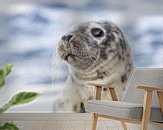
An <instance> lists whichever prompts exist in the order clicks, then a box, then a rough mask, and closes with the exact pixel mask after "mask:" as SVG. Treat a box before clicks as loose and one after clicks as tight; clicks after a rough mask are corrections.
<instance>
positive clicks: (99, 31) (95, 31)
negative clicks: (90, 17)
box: [91, 28, 104, 37]
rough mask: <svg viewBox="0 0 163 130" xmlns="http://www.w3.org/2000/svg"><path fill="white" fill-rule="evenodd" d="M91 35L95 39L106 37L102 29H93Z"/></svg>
mask: <svg viewBox="0 0 163 130" xmlns="http://www.w3.org/2000/svg"><path fill="white" fill-rule="evenodd" d="M91 34H92V35H93V36H94V37H102V36H104V32H103V30H102V29H100V28H92V29H91Z"/></svg>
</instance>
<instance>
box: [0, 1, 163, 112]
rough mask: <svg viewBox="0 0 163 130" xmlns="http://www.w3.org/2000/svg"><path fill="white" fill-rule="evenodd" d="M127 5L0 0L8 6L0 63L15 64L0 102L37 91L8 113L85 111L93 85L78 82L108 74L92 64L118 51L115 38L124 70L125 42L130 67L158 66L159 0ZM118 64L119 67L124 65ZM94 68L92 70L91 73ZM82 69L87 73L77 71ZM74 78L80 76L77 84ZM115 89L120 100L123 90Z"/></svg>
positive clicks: (1, 20)
mask: <svg viewBox="0 0 163 130" xmlns="http://www.w3.org/2000/svg"><path fill="white" fill-rule="evenodd" d="M72 1H73V0H72ZM130 3H131V2H127V3H123V4H122V3H121V4H118V3H114V2H113V3H109V2H108V3H107V2H106V1H101V2H100V1H98V0H93V1H91V0H90V1H86V0H85V1H83V2H76V3H74V2H71V3H69V2H65V1H63V2H57V1H56V2H55V1H54V2H44V3H43V2H38V3H20V2H16V3H12V4H9V3H8V4H5V5H6V7H7V8H8V10H3V11H1V12H0V27H1V31H0V34H1V35H0V67H4V66H6V65H7V64H13V65H14V67H13V69H12V73H11V74H10V75H9V76H8V77H7V81H6V85H5V87H3V88H2V89H1V91H0V95H1V97H3V98H0V99H1V100H0V106H2V105H3V104H5V103H6V102H8V101H9V100H10V98H11V97H12V96H13V95H15V94H16V93H17V92H20V91H32V92H38V93H40V94H41V95H40V96H39V97H37V99H36V100H35V101H33V102H32V103H30V104H28V105H22V106H14V107H12V108H10V109H8V111H16V112H19V111H24V112H30V111H42V112H49V111H50V112H63V111H67V112H85V109H84V102H85V101H86V100H90V99H93V95H92V88H85V87H83V85H85V84H86V82H85V84H83V81H97V79H96V78H101V79H102V78H104V77H105V76H106V75H107V73H106V70H105V68H104V71H101V69H100V71H98V72H97V69H95V68H96V67H97V66H98V64H102V63H103V64H104V63H105V61H106V59H107V60H108V59H109V60H110V59H112V57H114V55H115V54H117V51H116V49H115V47H117V46H116V45H117V44H118V43H117V42H115V41H116V40H117V39H118V41H119V45H118V46H119V47H121V49H120V51H119V52H118V54H120V55H118V58H119V60H122V61H124V62H123V63H126V64H127V68H128V69H129V71H130V70H131V69H133V67H132V62H130V58H126V57H127V56H130V53H129V50H128V46H127V47H126V45H128V44H129V45H130V47H131V52H132V54H133V59H132V60H133V62H134V65H135V66H137V67H163V38H162V37H163V25H162V23H163V15H162V14H160V15H158V10H159V9H160V10H162V7H161V4H159V2H157V1H155V3H154V4H152V6H153V7H151V6H148V5H146V6H144V5H145V4H146V1H142V2H139V0H138V1H135V4H134V7H133V6H132V4H130ZM140 3H141V5H140ZM149 5H150V4H149ZM138 7H142V9H140V8H138ZM144 7H145V8H146V9H145V10H144V11H143V9H144ZM139 9H140V10H139ZM156 14H157V15H156ZM86 21H111V22H113V23H115V24H116V26H117V25H118V27H116V26H115V25H114V24H112V23H109V24H108V23H107V22H90V23H87V22H86ZM72 26H73V27H72ZM119 26H120V28H121V29H122V30H123V32H124V34H125V36H124V35H123V33H122V32H121V31H120V30H121V29H120V28H119ZM106 28H107V29H106ZM110 32H112V33H110ZM106 37H108V38H107V39H106ZM125 37H127V40H128V41H129V42H127V41H126V38H125ZM107 40H108V42H107ZM70 41H71V42H70ZM81 41H82V43H84V44H81ZM70 43H71V44H70ZM86 43H87V45H86V46H85V44H86ZM88 43H89V44H88ZM106 43H110V44H106ZM113 43H116V45H115V44H113ZM121 43H122V44H121ZM102 44H103V45H102ZM98 47H100V50H101V52H99V48H98ZM72 48H73V49H72ZM97 48H98V49H97ZM86 49H88V50H87V51H85V50H86ZM123 51H124V53H123ZM103 52H107V54H109V56H108V55H106V53H103ZM122 53H123V54H122ZM99 57H100V58H99ZM98 58H99V59H98ZM97 59H98V60H97ZM74 60H77V61H78V62H77V63H76V62H74ZM95 61H96V62H95ZM92 63H94V66H91V67H92V69H90V68H89V67H90V64H91V65H92ZM95 63H97V64H95ZM126 64H125V65H126ZM74 66H75V67H74ZM120 67H121V69H120V70H123V69H122V68H123V65H121V66H120ZM120 67H119V68H120ZM88 68H89V69H90V70H89V69H88ZM87 69H88V70H87ZM125 69H126V68H125ZM76 70H78V73H76V72H77V71H76ZM81 70H82V71H81ZM93 70H96V74H95V73H93V72H92V73H91V71H93ZM85 71H87V74H90V75H91V76H88V75H85V73H82V72H85ZM129 71H127V70H123V72H121V75H119V76H120V77H119V80H120V79H121V82H122V83H123V82H125V83H126V81H127V78H128V74H129ZM79 72H80V74H79ZM124 72H125V73H124ZM93 74H94V75H93ZM73 76H75V77H78V79H80V80H81V79H82V80H81V81H80V82H77V79H74V78H72V77H73ZM87 76H88V77H87ZM89 78H90V79H89ZM67 79H68V80H67ZM99 82H104V83H106V82H107V81H106V80H103V81H102V80H101V81H100V80H99ZM122 83H121V84H122ZM67 84H68V86H71V88H67ZM117 84H118V83H117ZM74 86H75V87H76V86H78V87H79V86H80V89H76V88H74ZM122 86H123V85H122ZM124 86H125V85H124ZM106 91H107V90H106ZM119 91H120V96H119V98H120V97H121V94H122V91H121V90H119ZM90 93H91V94H90ZM104 93H105V91H104ZM78 94H80V96H79V95H78ZM108 96H109V95H107V96H106V97H105V95H104V98H107V97H108ZM4 97H5V98H4Z"/></svg>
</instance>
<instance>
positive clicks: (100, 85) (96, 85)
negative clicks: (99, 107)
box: [87, 82, 114, 89]
mask: <svg viewBox="0 0 163 130" xmlns="http://www.w3.org/2000/svg"><path fill="white" fill-rule="evenodd" d="M87 85H89V86H93V87H101V88H102V87H105V88H109V89H114V87H113V86H112V83H110V84H99V83H93V82H89V83H87Z"/></svg>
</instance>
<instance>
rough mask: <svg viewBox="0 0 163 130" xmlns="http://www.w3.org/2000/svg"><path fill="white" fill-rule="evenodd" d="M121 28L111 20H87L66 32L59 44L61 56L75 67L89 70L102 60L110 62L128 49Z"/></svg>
mask: <svg viewBox="0 0 163 130" xmlns="http://www.w3.org/2000/svg"><path fill="white" fill-rule="evenodd" d="M126 47H127V46H126V40H125V37H124V35H123V33H122V31H121V30H120V28H119V27H118V26H117V25H115V24H113V23H111V22H85V23H81V24H78V25H76V26H74V27H72V29H71V30H70V31H69V32H68V33H66V34H65V35H64V36H63V37H62V38H61V40H60V42H59V46H58V53H59V56H60V57H61V58H62V59H64V60H66V61H67V62H68V63H69V64H70V65H71V66H73V68H76V69H78V70H89V68H91V67H92V66H94V65H95V64H96V66H97V65H98V64H101V62H103V63H105V62H109V61H111V60H112V59H113V58H114V57H116V56H119V55H121V54H122V53H123V51H125V49H126Z"/></svg>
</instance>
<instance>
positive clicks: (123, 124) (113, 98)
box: [109, 88, 127, 130]
mask: <svg viewBox="0 0 163 130" xmlns="http://www.w3.org/2000/svg"><path fill="white" fill-rule="evenodd" d="M109 91H110V94H111V97H112V100H113V101H118V97H117V95H116V91H115V89H114V88H109ZM121 124H122V127H123V129H124V130H127V126H126V124H125V122H123V121H121Z"/></svg>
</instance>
